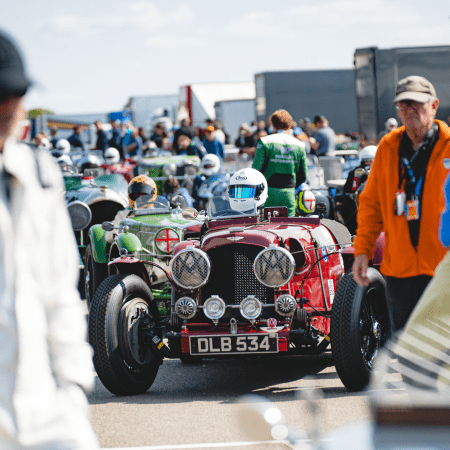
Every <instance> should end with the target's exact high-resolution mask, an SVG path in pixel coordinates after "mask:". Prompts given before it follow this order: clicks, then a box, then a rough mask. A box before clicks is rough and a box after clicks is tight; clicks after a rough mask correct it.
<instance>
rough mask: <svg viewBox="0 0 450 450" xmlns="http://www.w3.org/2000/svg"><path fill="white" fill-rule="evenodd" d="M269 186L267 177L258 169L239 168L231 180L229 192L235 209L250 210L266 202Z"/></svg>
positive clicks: (231, 203)
mask: <svg viewBox="0 0 450 450" xmlns="http://www.w3.org/2000/svg"><path fill="white" fill-rule="evenodd" d="M268 189H269V187H268V185H267V180H266V177H265V176H264V175H263V174H262V173H261V172H260V171H259V170H256V169H250V168H248V169H242V170H238V171H237V172H236V173H235V174H234V175H233V176H232V177H231V180H230V185H229V186H228V194H229V197H230V206H231V207H232V208H233V209H234V210H235V211H249V210H251V209H253V207H254V206H255V205H256V207H257V208H260V207H262V206H263V205H264V203H266V200H267V196H268V193H267V191H268Z"/></svg>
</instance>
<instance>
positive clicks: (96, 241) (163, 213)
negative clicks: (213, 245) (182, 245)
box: [84, 196, 201, 308]
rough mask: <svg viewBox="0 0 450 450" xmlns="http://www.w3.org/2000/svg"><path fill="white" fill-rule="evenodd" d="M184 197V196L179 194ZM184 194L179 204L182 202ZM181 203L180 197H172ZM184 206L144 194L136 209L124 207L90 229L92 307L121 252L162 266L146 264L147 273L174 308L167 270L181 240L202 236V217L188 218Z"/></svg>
mask: <svg viewBox="0 0 450 450" xmlns="http://www.w3.org/2000/svg"><path fill="white" fill-rule="evenodd" d="M179 197H181V196H179ZM182 201H183V199H182V197H181V198H180V199H179V206H182ZM171 203H172V204H174V203H175V204H176V203H177V199H176V198H172V199H171ZM181 213H182V209H181V207H177V208H171V207H170V204H169V202H168V201H167V199H166V198H165V197H161V196H158V197H156V199H155V200H150V199H149V198H148V196H142V197H140V198H138V199H137V200H136V204H135V209H125V210H123V211H120V212H119V213H118V214H117V215H116V217H115V219H114V221H113V222H109V223H104V224H103V226H102V225H100V224H98V225H94V226H92V227H91V228H90V229H89V233H88V236H87V242H86V251H85V254H84V267H85V269H84V280H85V289H86V300H87V303H88V307H90V304H91V301H92V299H93V297H94V293H95V291H96V289H97V288H98V286H99V285H100V283H101V282H102V281H103V280H104V279H105V278H106V277H107V276H108V275H114V274H115V272H114V266H111V268H112V270H110V269H109V267H108V263H109V261H111V260H113V259H115V258H118V257H119V256H126V255H130V256H135V257H137V258H139V259H141V260H144V261H153V262H154V263H157V264H158V265H159V266H161V268H158V267H156V266H152V265H146V268H147V275H145V276H148V277H149V280H151V281H152V286H154V287H155V288H156V289H154V291H153V293H154V296H155V298H159V299H161V300H167V307H168V308H170V295H171V294H170V292H171V291H170V286H166V282H167V276H166V273H165V271H167V270H168V268H169V262H170V259H171V258H172V252H173V249H174V247H175V245H176V244H178V242H181V241H184V240H187V239H198V238H199V235H200V229H201V224H199V221H198V220H186V219H184V218H183V217H182V216H181Z"/></svg>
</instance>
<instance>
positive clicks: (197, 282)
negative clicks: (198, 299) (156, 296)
mask: <svg viewBox="0 0 450 450" xmlns="http://www.w3.org/2000/svg"><path fill="white" fill-rule="evenodd" d="M170 267H171V270H172V278H173V279H174V281H175V283H177V284H178V285H179V286H181V287H183V288H185V289H197V288H199V287H201V286H203V285H205V284H206V283H207V281H208V278H209V274H210V272H211V263H210V261H209V258H208V255H207V254H206V253H205V252H202V251H201V250H199V249H197V248H194V247H193V246H188V247H187V248H185V249H184V250H181V251H180V252H179V253H177V254H176V255H175V256H174V257H173V259H172V261H171V263H170Z"/></svg>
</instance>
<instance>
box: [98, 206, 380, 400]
mask: <svg viewBox="0 0 450 450" xmlns="http://www.w3.org/2000/svg"><path fill="white" fill-rule="evenodd" d="M183 216H184V217H185V218H191V219H192V218H197V219H202V220H203V226H202V232H201V235H200V239H199V240H190V241H184V242H181V243H179V244H177V246H176V247H175V249H174V252H173V257H172V260H171V263H170V268H171V272H170V273H167V275H168V279H169V280H170V282H171V283H172V296H171V301H170V305H169V307H168V308H167V309H164V308H163V305H161V304H159V303H158V301H157V300H154V298H153V295H152V291H151V280H150V278H149V277H148V275H147V274H148V273H149V271H148V267H149V266H151V265H152V264H154V263H153V262H152V261H149V260H148V259H149V258H147V260H145V261H144V259H139V258H136V257H135V256H136V255H126V254H123V255H121V257H119V258H117V259H116V260H114V261H112V262H111V263H110V273H115V274H116V275H113V276H110V277H109V278H107V279H106V280H105V281H103V283H102V284H101V285H100V286H99V288H98V290H97V291H96V294H95V297H94V300H93V303H92V306H91V310H90V316H89V339H90V342H91V344H92V345H93V347H94V351H95V354H94V364H95V368H96V370H97V373H98V375H99V377H100V379H101V381H102V382H103V384H104V385H105V387H106V388H107V389H109V390H110V391H111V392H113V393H115V394H117V395H130V394H138V393H143V392H145V391H146V390H147V389H149V388H150V386H151V385H152V383H153V381H154V379H155V377H156V374H157V371H158V368H159V365H160V364H161V362H162V360H163V358H165V357H168V358H181V360H182V361H183V362H186V363H189V362H194V361H198V360H200V359H202V358H211V357H213V358H230V357H243V356H245V357H254V356H256V355H258V356H259V357H264V356H269V355H270V356H273V355H277V356H283V355H304V354H320V353H321V352H323V351H325V350H326V349H327V347H328V345H329V344H330V341H331V345H332V352H333V355H334V357H335V360H336V366H337V367H339V368H340V369H339V370H338V373H339V375H340V376H341V379H342V381H343V383H344V384H345V385H346V386H347V387H348V388H349V389H352V390H357V389H361V388H363V387H364V386H365V385H366V384H367V383H368V379H369V374H370V370H371V368H372V365H373V360H374V358H375V356H376V354H377V352H378V349H379V348H380V346H382V345H383V343H384V340H385V339H386V336H387V333H388V314H387V308H386V300H385V293H384V280H383V278H382V277H381V275H380V274H379V272H378V271H377V270H376V269H374V268H371V269H370V270H369V272H370V274H369V276H370V277H371V280H372V283H371V284H370V285H369V286H368V287H366V288H362V287H359V286H358V285H357V284H356V283H355V282H354V281H353V278H352V276H351V273H350V272H348V273H345V272H346V270H347V269H349V268H350V266H351V262H352V259H353V254H352V251H351V248H350V247H351V236H350V233H349V232H348V230H347V229H346V228H345V227H344V226H343V225H342V224H339V223H337V222H335V221H331V220H320V219H319V218H314V217H287V209H286V208H284V207H276V208H265V209H264V210H263V212H259V211H257V210H256V208H255V209H254V211H251V212H247V213H242V212H238V211H234V210H233V209H232V208H231V207H230V203H229V200H228V198H225V197H221V198H214V199H213V200H212V201H211V204H210V206H209V208H208V213H204V215H202V214H200V215H199V214H198V213H197V211H195V210H194V209H193V208H188V209H187V210H185V211H184V212H183ZM125 231H126V230H125ZM349 249H350V250H349ZM341 286H343V287H342V288H341Z"/></svg>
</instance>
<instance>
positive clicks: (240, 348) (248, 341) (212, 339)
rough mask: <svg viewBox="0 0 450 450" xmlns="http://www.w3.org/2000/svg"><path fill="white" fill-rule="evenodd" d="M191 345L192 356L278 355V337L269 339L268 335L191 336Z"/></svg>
mask: <svg viewBox="0 0 450 450" xmlns="http://www.w3.org/2000/svg"><path fill="white" fill-rule="evenodd" d="M189 345H190V351H191V355H233V354H242V353H278V337H269V335H268V334H227V335H225V336H190V337H189Z"/></svg>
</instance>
